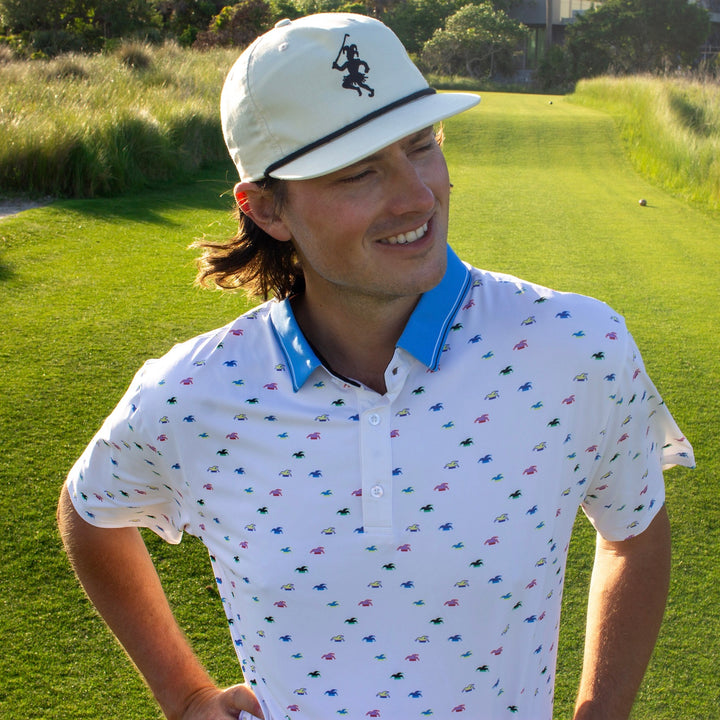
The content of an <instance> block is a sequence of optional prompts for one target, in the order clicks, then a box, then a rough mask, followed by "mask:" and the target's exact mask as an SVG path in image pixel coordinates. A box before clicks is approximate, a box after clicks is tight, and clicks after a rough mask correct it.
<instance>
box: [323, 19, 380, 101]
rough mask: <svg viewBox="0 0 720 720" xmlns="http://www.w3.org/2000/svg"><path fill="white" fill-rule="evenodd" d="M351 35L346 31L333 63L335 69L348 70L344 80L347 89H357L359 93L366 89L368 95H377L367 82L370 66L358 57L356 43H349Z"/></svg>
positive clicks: (343, 84)
mask: <svg viewBox="0 0 720 720" xmlns="http://www.w3.org/2000/svg"><path fill="white" fill-rule="evenodd" d="M349 37H350V35H348V34H347V33H345V37H343V41H342V45H341V46H340V50H339V51H338V54H337V57H336V58H335V60H334V61H333V64H332V66H333V70H339V71H340V72H347V75H345V76H344V77H343V80H342V86H343V87H344V88H346V89H347V90H355V91H356V92H357V94H358V95H362V94H363V93H362V91H363V90H365V91H367V94H368V97H372V96H373V95H375V90H374V89H373V88H371V87H370V86H369V85H366V84H365V80H366V79H367V73H368V72H369V71H370V66H369V65H368V64H367V63H366V62H365V61H364V60H361V59H360V58H359V57H358V49H357V45H355V43H352V44H351V45H348V44H347V40H348V38H349ZM342 55H345V63H344V64H343V65H340V64H339V60H340V58H341V56H342Z"/></svg>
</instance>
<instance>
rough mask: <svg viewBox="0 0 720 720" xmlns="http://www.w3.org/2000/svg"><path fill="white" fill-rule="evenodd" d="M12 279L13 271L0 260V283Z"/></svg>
mask: <svg viewBox="0 0 720 720" xmlns="http://www.w3.org/2000/svg"><path fill="white" fill-rule="evenodd" d="M13 277H15V272H14V271H13V269H12V268H11V267H10V266H9V265H6V264H5V263H4V262H3V261H2V258H0V282H6V281H7V280H11V279H12V278H13Z"/></svg>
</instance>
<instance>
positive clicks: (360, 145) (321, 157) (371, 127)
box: [269, 92, 480, 180]
mask: <svg viewBox="0 0 720 720" xmlns="http://www.w3.org/2000/svg"><path fill="white" fill-rule="evenodd" d="M479 102H480V96H479V95H473V94H471V93H457V92H454V93H436V94H434V95H427V96H425V97H421V98H419V99H418V100H415V101H413V102H411V103H408V104H407V105H402V106H400V107H397V108H395V109H393V110H391V111H389V112H388V113H386V114H384V115H381V116H379V117H376V118H374V119H373V120H371V121H369V122H368V123H366V124H364V125H361V126H360V127H357V128H355V129H354V130H351V131H349V132H347V133H345V134H344V135H341V136H340V137H338V138H336V139H334V140H332V141H330V142H328V143H327V144H325V145H321V146H320V147H318V148H315V149H314V150H311V151H310V152H308V153H307V154H305V155H302V156H301V157H299V158H297V159H295V160H292V161H290V162H288V163H287V164H286V165H282V166H281V167H279V168H277V169H274V170H272V171H271V172H270V173H269V175H270V177H274V178H277V179H278V180H309V179H311V178H315V177H320V176H322V175H328V174H329V173H332V172H335V171H336V170H342V169H343V168H345V167H348V166H349V165H352V164H353V163H356V162H358V161H359V160H362V159H363V158H365V157H367V156H368V155H372V154H373V153H376V152H378V150H382V149H383V148H385V147H387V146H388V145H392V143H394V142H397V141H398V140H401V139H402V138H404V137H407V136H408V135H412V134H413V133H415V132H417V131H418V130H422V129H423V128H426V127H429V126H431V125H433V124H434V123H437V122H440V121H441V120H445V119H447V118H449V117H452V116H453V115H457V114H458V113H461V112H463V111H464V110H468V109H470V108H471V107H474V106H475V105H477V104H478V103H479Z"/></svg>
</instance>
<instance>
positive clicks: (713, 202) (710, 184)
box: [571, 76, 720, 209]
mask: <svg viewBox="0 0 720 720" xmlns="http://www.w3.org/2000/svg"><path fill="white" fill-rule="evenodd" d="M571 100H572V101H573V102H577V103H580V104H583V105H586V106H588V107H594V108H598V109H600V110H603V111H605V112H608V113H611V114H612V115H613V116H615V117H616V119H617V122H618V125H619V128H620V134H621V137H622V139H623V143H624V145H625V147H626V149H627V152H628V155H629V157H630V159H631V161H632V163H633V165H634V166H635V167H636V168H637V170H638V171H639V172H641V173H642V174H643V175H645V176H647V177H649V178H650V179H651V180H653V181H655V182H657V183H658V184H660V185H662V186H664V187H666V188H667V189H668V190H670V191H671V192H673V193H675V194H678V195H679V196H681V197H684V198H686V199H688V200H691V201H693V202H697V203H700V204H702V205H704V206H706V207H711V208H715V209H718V208H720V83H718V82H717V81H714V82H713V81H700V80H688V79H672V78H657V77H649V76H636V77H622V78H611V77H603V78H595V79H592V80H583V81H581V82H580V83H578V86H577V89H576V92H575V94H574V95H573V96H572V97H571Z"/></svg>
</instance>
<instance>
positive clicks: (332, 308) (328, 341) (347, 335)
mask: <svg viewBox="0 0 720 720" xmlns="http://www.w3.org/2000/svg"><path fill="white" fill-rule="evenodd" d="M417 300H418V298H402V299H400V300H393V301H387V302H383V303H377V302H366V303H353V304H352V305H351V306H350V305H348V304H344V303H342V301H340V302H338V303H335V302H333V303H332V305H329V304H324V303H320V302H313V301H312V298H311V297H308V296H307V294H304V295H300V296H298V297H297V298H295V299H294V300H293V311H294V313H295V317H296V319H297V321H298V324H299V325H300V327H301V328H302V331H303V333H304V334H305V337H306V338H307V339H308V341H309V342H310V344H311V345H312V346H313V347H314V348H316V351H317V353H318V354H319V355H320V356H321V357H322V359H323V361H324V362H325V364H326V365H327V366H328V369H330V370H332V371H333V372H334V373H335V374H337V375H339V376H341V377H344V378H348V379H351V380H355V381H357V382H361V383H362V384H363V385H366V386H367V387H369V388H371V389H373V390H375V391H376V392H377V393H379V394H381V395H383V394H384V393H385V392H386V390H387V388H386V386H385V370H386V368H387V366H388V365H389V363H390V360H391V359H392V356H393V354H394V352H395V346H396V344H397V341H398V339H399V338H400V335H402V332H403V330H404V328H405V324H406V323H407V321H408V318H409V317H410V315H411V313H412V311H413V309H414V307H415V305H416V304H417Z"/></svg>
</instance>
